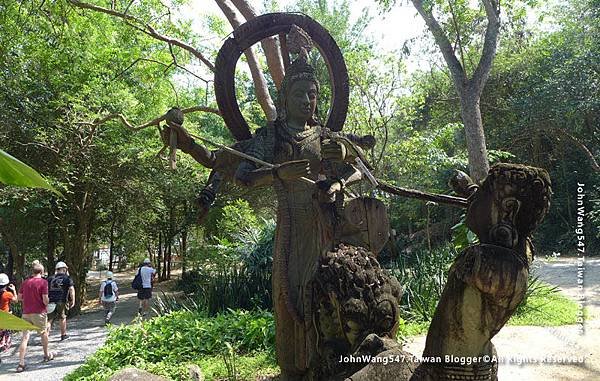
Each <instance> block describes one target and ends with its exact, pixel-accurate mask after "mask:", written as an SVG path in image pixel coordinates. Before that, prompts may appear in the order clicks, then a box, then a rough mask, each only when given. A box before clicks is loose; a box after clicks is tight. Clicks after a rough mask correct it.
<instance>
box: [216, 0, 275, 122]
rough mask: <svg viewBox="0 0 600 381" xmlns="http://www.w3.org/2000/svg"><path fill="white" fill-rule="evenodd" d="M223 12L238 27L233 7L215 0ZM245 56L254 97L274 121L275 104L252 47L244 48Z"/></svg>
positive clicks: (233, 25) (238, 21)
mask: <svg viewBox="0 0 600 381" xmlns="http://www.w3.org/2000/svg"><path fill="white" fill-rule="evenodd" d="M215 1H216V3H217V5H218V6H219V8H221V11H223V14H224V15H225V17H226V18H227V20H229V23H230V24H231V26H232V27H233V28H234V29H235V28H237V27H239V26H240V25H241V24H242V23H241V22H240V20H239V19H238V17H237V14H236V12H235V9H233V7H232V6H231V5H230V4H229V3H228V1H227V0H215ZM244 55H245V56H246V60H247V61H248V66H249V67H250V74H251V75H252V82H253V83H254V90H255V91H256V98H257V100H258V103H259V104H260V107H261V108H262V109H263V111H264V113H265V115H266V117H267V120H268V121H270V122H271V121H274V120H275V119H276V118H277V110H276V109H275V104H274V103H273V100H272V99H271V94H269V87H268V86H267V80H266V79H265V76H264V75H263V73H262V70H260V66H259V65H258V59H257V58H256V55H255V54H254V51H253V50H252V48H251V47H250V48H248V49H246V51H245V52H244Z"/></svg>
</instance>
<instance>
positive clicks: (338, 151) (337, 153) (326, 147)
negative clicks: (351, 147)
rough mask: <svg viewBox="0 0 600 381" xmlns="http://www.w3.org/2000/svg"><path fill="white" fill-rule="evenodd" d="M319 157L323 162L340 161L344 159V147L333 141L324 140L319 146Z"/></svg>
mask: <svg viewBox="0 0 600 381" xmlns="http://www.w3.org/2000/svg"><path fill="white" fill-rule="evenodd" d="M321 157H322V158H323V160H334V161H342V160H344V159H345V158H346V146H344V145H343V144H342V143H339V142H336V141H333V140H325V141H324V142H323V144H322V145H321Z"/></svg>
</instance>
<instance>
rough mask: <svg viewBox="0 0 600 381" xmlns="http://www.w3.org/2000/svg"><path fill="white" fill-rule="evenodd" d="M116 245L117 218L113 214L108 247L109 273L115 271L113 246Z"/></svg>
mask: <svg viewBox="0 0 600 381" xmlns="http://www.w3.org/2000/svg"><path fill="white" fill-rule="evenodd" d="M114 244H115V216H114V213H113V216H112V223H111V224H110V238H109V245H108V271H113V261H114V250H113V246H114Z"/></svg>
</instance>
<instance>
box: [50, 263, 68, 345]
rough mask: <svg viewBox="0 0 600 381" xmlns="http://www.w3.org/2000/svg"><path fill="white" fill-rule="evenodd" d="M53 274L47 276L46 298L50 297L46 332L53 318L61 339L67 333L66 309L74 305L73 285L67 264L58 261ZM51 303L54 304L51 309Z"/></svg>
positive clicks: (63, 338) (64, 337) (65, 336)
mask: <svg viewBox="0 0 600 381" xmlns="http://www.w3.org/2000/svg"><path fill="white" fill-rule="evenodd" d="M55 270H56V271H55V274H54V275H51V276H49V277H48V298H49V299H50V305H49V311H48V334H50V328H51V327H52V323H53V322H54V320H58V321H59V323H60V340H61V341H63V340H65V339H67V338H68V337H69V336H68V335H67V310H68V309H70V308H72V307H73V306H74V305H75V287H74V286H73V280H72V279H71V277H70V276H69V274H68V267H67V264H66V263H64V262H58V263H57V264H56V267H55ZM52 304H54V305H55V307H54V310H52Z"/></svg>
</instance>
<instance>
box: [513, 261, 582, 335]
mask: <svg viewBox="0 0 600 381" xmlns="http://www.w3.org/2000/svg"><path fill="white" fill-rule="evenodd" d="M577 312H578V306H577V303H575V302H574V301H573V300H571V299H569V298H567V297H565V296H564V295H561V294H560V290H559V289H558V287H556V286H551V285H549V284H548V283H546V282H543V281H541V280H540V278H539V276H537V275H535V274H534V273H530V274H529V281H528V284H527V293H526V294H525V299H523V301H522V302H521V304H519V306H518V307H517V310H516V311H515V314H514V315H513V316H512V317H511V319H510V320H509V321H508V324H511V325H542V326H558V325H566V324H575V322H576V320H577Z"/></svg>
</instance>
